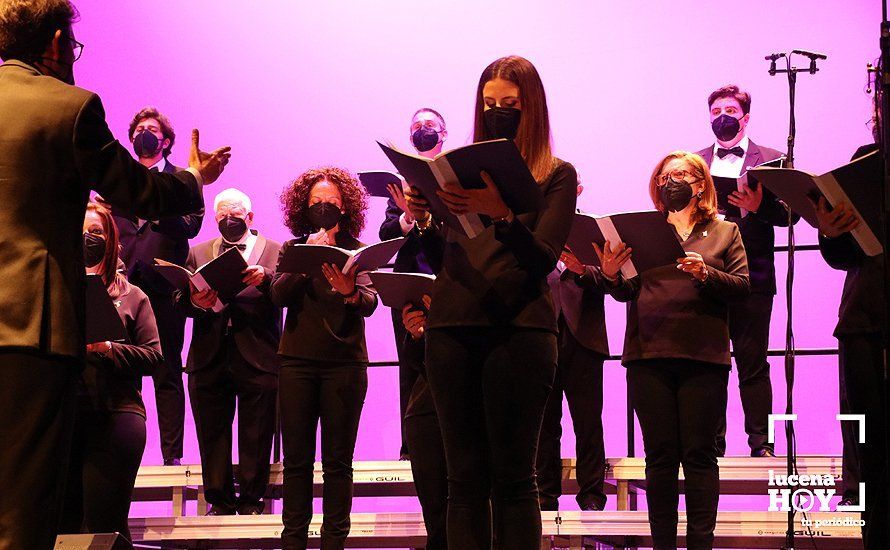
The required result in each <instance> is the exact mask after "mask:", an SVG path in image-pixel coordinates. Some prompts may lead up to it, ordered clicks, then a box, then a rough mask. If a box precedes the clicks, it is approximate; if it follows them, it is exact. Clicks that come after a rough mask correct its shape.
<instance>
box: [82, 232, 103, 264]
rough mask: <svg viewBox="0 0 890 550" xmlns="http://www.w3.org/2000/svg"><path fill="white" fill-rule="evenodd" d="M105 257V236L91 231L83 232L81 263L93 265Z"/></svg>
mask: <svg viewBox="0 0 890 550" xmlns="http://www.w3.org/2000/svg"><path fill="white" fill-rule="evenodd" d="M104 257H105V237H102V236H99V235H94V234H92V233H89V232H87V233H84V234H83V263H84V265H86V266H87V267H95V266H96V265H98V264H99V262H101V261H102V258H104Z"/></svg>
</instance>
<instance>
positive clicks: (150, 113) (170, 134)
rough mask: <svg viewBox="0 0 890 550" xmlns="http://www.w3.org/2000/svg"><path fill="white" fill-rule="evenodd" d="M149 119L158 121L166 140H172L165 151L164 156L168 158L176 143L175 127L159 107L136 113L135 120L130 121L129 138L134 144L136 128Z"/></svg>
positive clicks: (147, 108)
mask: <svg viewBox="0 0 890 550" xmlns="http://www.w3.org/2000/svg"><path fill="white" fill-rule="evenodd" d="M147 118H153V119H155V120H157V121H158V124H160V125H161V133H162V134H164V137H165V138H166V139H169V140H170V145H168V146H167V148H166V149H164V156H165V157H167V156H169V155H170V151H172V150H173V143H174V142H175V141H176V132H174V131H173V125H172V124H170V119H168V118H167V117H166V116H164V114H163V113H161V112H160V111H158V108H157V107H143V108H142V110H141V111H139V112H138V113H136V115H135V116H133V120H131V121H130V128H129V130H128V132H127V136H128V137H129V138H130V143H132V142H133V132H135V131H136V127H137V126H139V123H140V122H142V121H143V120H145V119H147Z"/></svg>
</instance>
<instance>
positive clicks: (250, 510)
mask: <svg viewBox="0 0 890 550" xmlns="http://www.w3.org/2000/svg"><path fill="white" fill-rule="evenodd" d="M265 508H266V503H264V502H263V501H260V502H245V503H242V504H241V505H239V506H238V514H239V515H242V516H258V515H260V514H262V513H263V510H264V509H265Z"/></svg>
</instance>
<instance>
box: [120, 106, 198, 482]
mask: <svg viewBox="0 0 890 550" xmlns="http://www.w3.org/2000/svg"><path fill="white" fill-rule="evenodd" d="M127 135H128V136H129V137H130V143H132V144H133V152H135V153H136V157H137V159H138V160H139V164H141V165H142V166H145V167H146V168H148V169H149V170H151V171H154V172H165V173H168V174H174V173H176V172H179V171H181V170H182V168H179V167H178V166H174V165H173V163H171V162H170V161H169V159H168V157H169V155H170V152H171V150H172V149H173V143H174V142H175V141H176V133H175V132H174V131H173V126H172V125H171V124H170V121H169V120H168V119H167V117H166V116H164V115H163V114H162V113H160V112H159V111H158V110H157V109H156V108H155V107H145V108H143V109H142V110H140V111H139V112H138V113H136V115H135V116H134V117H133V120H132V121H131V122H130V126H129V129H128V133H127ZM111 208H112V213H113V214H114V222H115V223H116V224H117V227H118V229H119V230H120V239H121V260H122V261H123V262H124V265H125V266H126V269H127V278H128V279H129V280H130V282H132V283H133V284H135V285H137V286H138V287H139V288H141V289H142V290H143V291H145V294H146V295H148V299H149V300H150V301H151V307H152V309H153V310H154V312H155V318H156V319H157V322H158V333H159V335H160V337H161V350H162V353H163V355H164V362H163V364H162V365H161V366H160V367H159V368H158V369H157V370H156V371H155V372H154V374H153V375H152V379H153V380H154V386H155V403H156V404H157V412H158V428H159V429H160V432H161V434H160V435H161V455H162V456H163V458H164V464H165V465H167V466H173V465H179V463H180V459H181V458H182V438H183V425H184V423H185V392H184V390H183V387H182V358H181V357H182V345H183V334H184V331H185V316H184V315H182V313H180V312H179V311H176V310H175V309H174V307H173V291H174V290H175V289H174V288H173V287H172V286H171V285H170V283H169V282H167V280H166V279H164V278H163V277H162V276H160V275H159V274H158V273H157V272H155V271H154V269H152V267H151V266H152V265H153V264H154V260H155V258H158V259H161V260H165V261H168V262H171V263H174V264H176V265H185V259H186V257H187V256H188V252H189V239H193V238H194V237H195V236H197V235H198V231H200V230H201V222H202V220H203V218H204V209H203V208H202V209H200V210H198V211H197V212H194V213H192V214H188V215H185V216H167V217H162V218H159V219H157V220H145V219H142V218H140V217H138V216H136V215H135V214H134V213H132V212H130V211H129V210H128V209H126V208H124V207H119V206H117V205H115V204H112V205H111Z"/></svg>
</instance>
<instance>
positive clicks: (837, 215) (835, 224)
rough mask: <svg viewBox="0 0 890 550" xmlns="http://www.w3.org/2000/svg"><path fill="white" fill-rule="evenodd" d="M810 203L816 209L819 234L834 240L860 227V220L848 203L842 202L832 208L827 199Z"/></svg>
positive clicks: (820, 198)
mask: <svg viewBox="0 0 890 550" xmlns="http://www.w3.org/2000/svg"><path fill="white" fill-rule="evenodd" d="M810 201H811V202H813V204H814V206H815V207H816V219H817V220H818V222H819V232H820V233H822V234H823V235H825V236H826V237H828V238H830V239H833V238H835V237H839V236H841V235H843V234H844V233H847V232H848V231H853V230H854V229H856V228H857V227H859V218H858V217H856V212H854V211H853V209H852V208H850V207H849V206H847V203H845V202H840V203H838V205H837V206H835V207H834V208H831V207H830V206H829V204H828V201H827V200H825V197H819V201H818V202H816V201H813V200H812V199H810Z"/></svg>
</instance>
